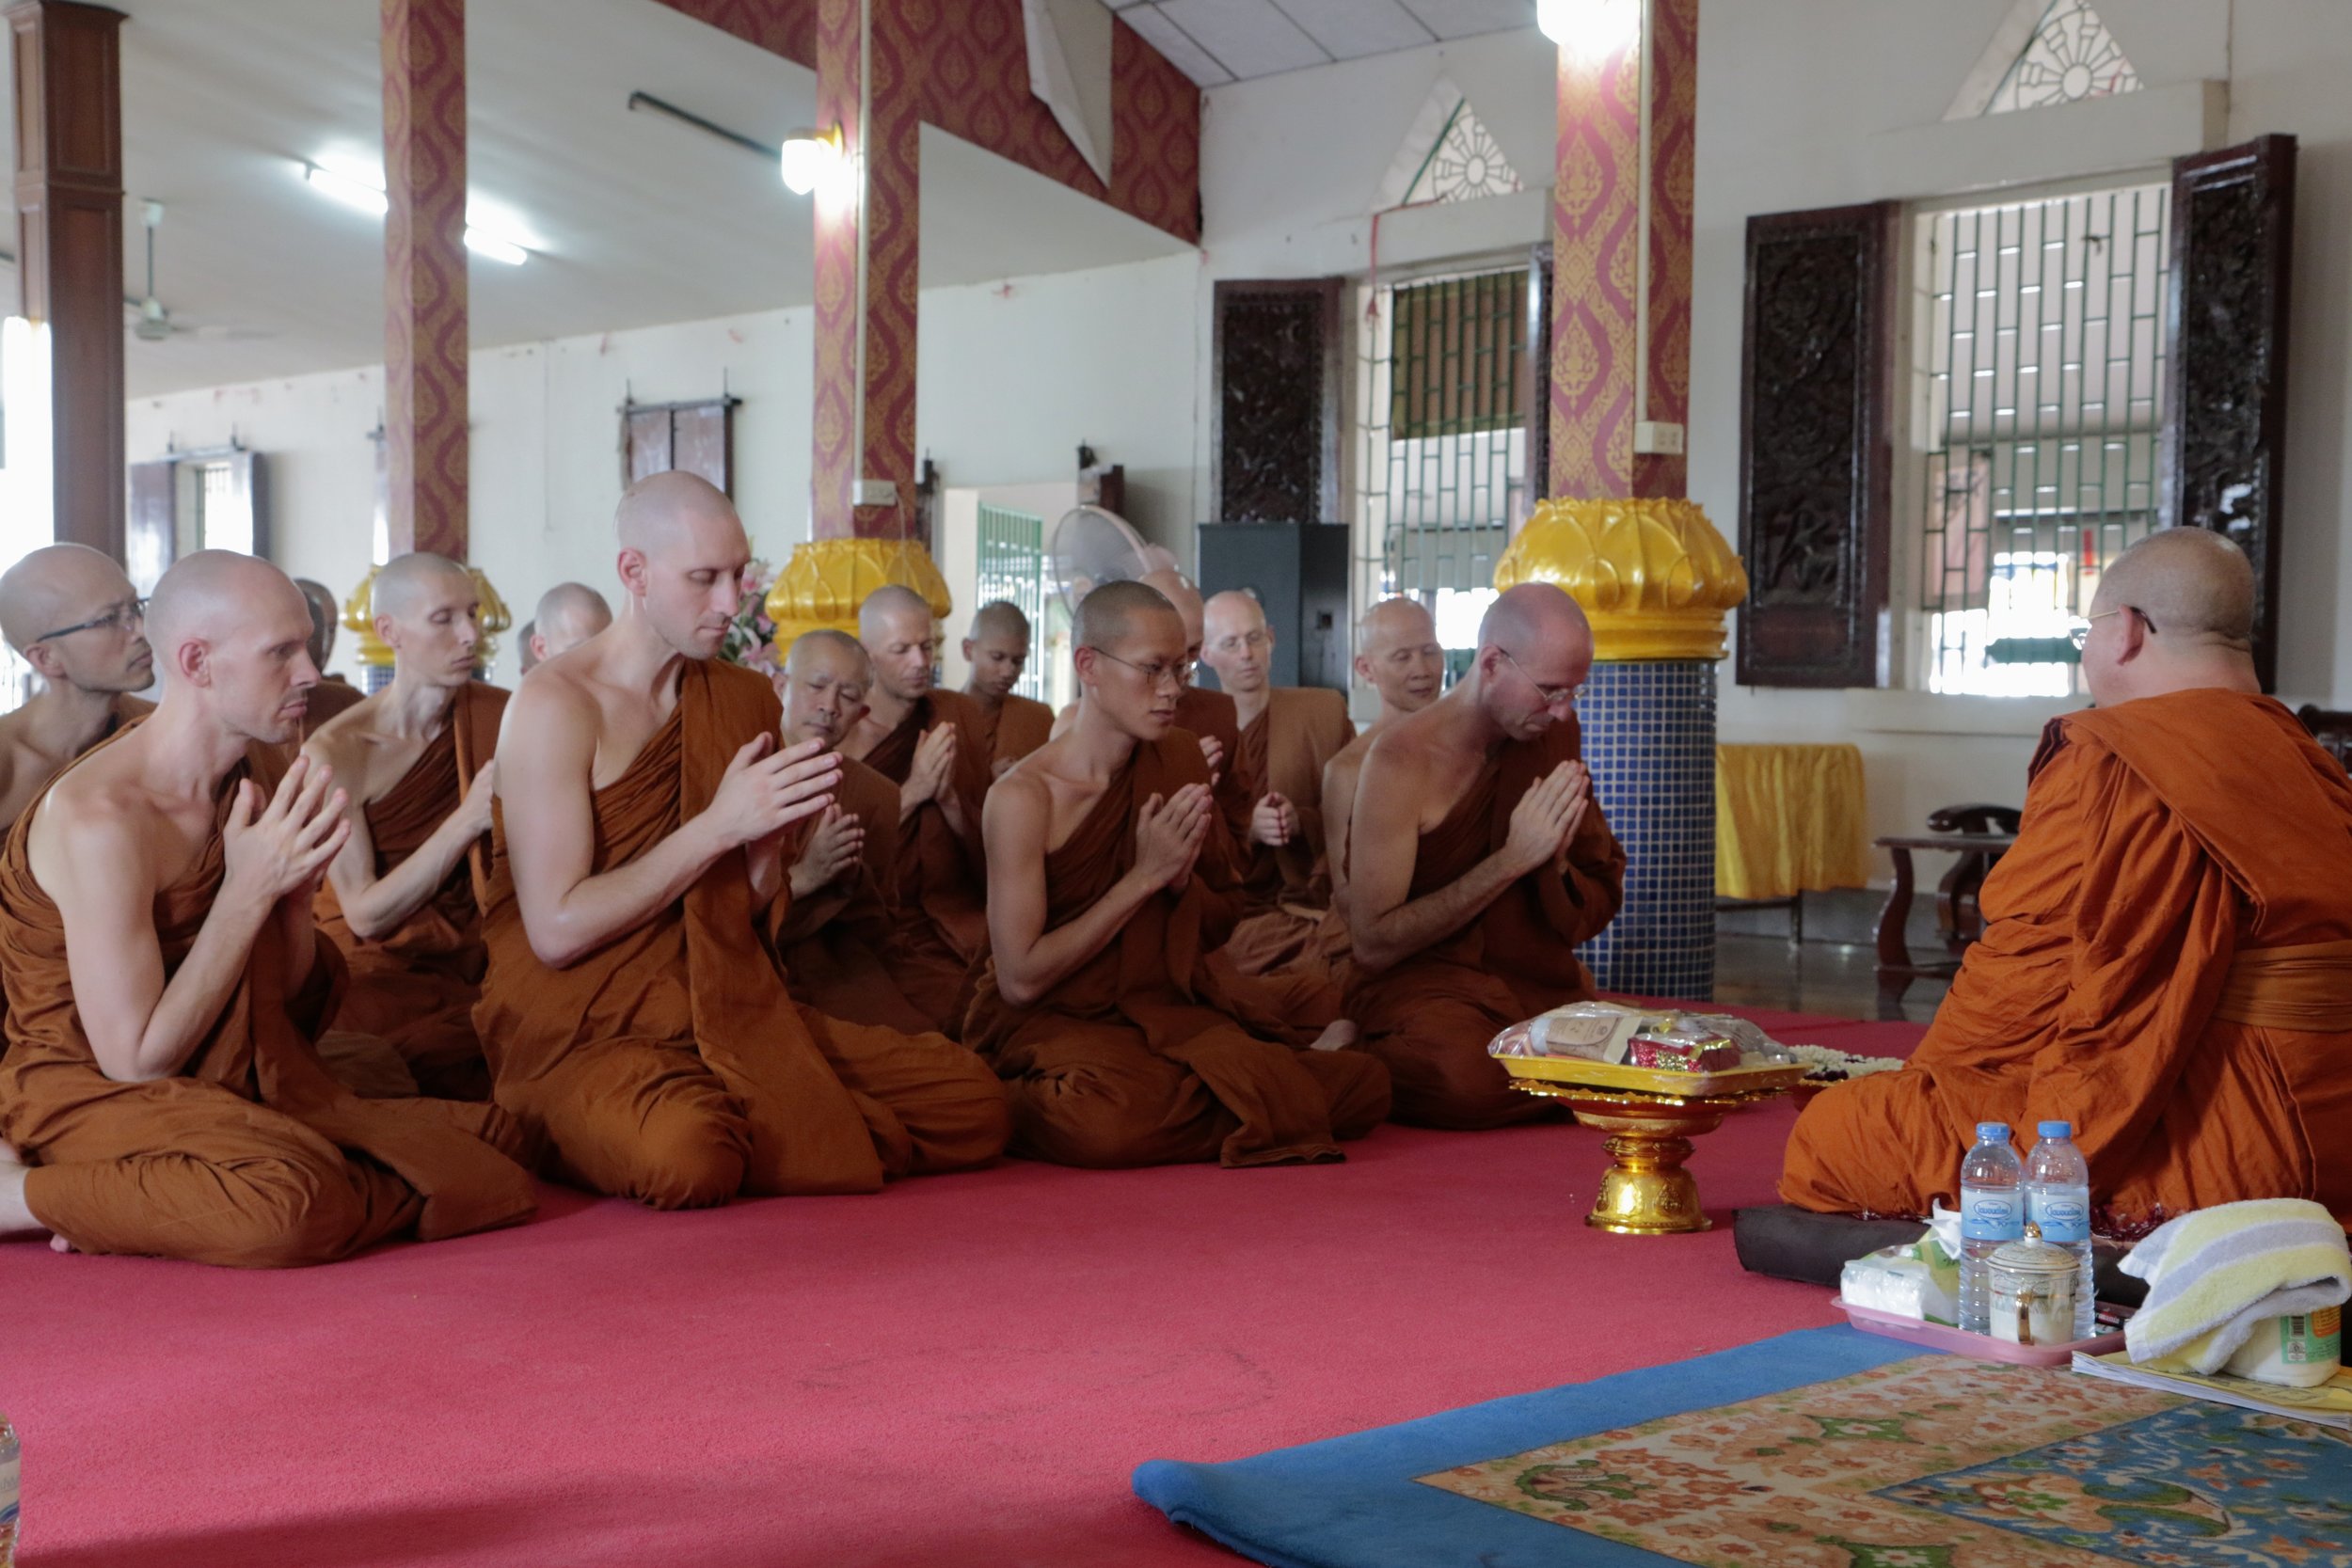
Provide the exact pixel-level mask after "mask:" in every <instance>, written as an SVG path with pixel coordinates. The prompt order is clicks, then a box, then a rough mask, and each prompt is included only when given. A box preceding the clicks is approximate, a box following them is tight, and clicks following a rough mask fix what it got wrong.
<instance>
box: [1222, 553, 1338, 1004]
mask: <svg viewBox="0 0 2352 1568" xmlns="http://www.w3.org/2000/svg"><path fill="white" fill-rule="evenodd" d="M1205 626H1206V633H1207V637H1206V641H1203V642H1202V644H1201V656H1200V657H1202V659H1203V660H1204V661H1206V663H1207V664H1208V666H1209V668H1210V669H1212V670H1214V671H1216V678H1217V684H1218V685H1220V686H1221V687H1223V688H1224V689H1225V692H1226V694H1227V695H1228V696H1230V697H1232V699H1233V707H1234V717H1235V719H1236V721H1238V722H1239V723H1240V725H1241V735H1240V740H1239V744H1238V746H1237V747H1236V749H1235V751H1234V753H1233V758H1232V771H1233V774H1234V776H1235V778H1236V780H1237V781H1238V782H1239V783H1240V784H1241V785H1242V787H1243V788H1244V789H1246V790H1247V791H1248V794H1249V796H1250V800H1251V805H1250V815H1249V832H1248V837H1247V839H1245V840H1244V841H1243V842H1242V843H1241V844H1240V846H1239V850H1240V854H1241V864H1242V892H1243V895H1244V896H1245V897H1246V899H1247V900H1248V912H1247V913H1246V914H1245V915H1244V916H1243V918H1242V922H1241V924H1240V925H1239V926H1237V927H1234V930H1233V936H1232V941H1230V942H1227V943H1226V944H1225V947H1224V949H1223V952H1224V955H1225V957H1226V958H1229V959H1231V960H1232V962H1233V964H1234V965H1235V966H1236V967H1237V968H1238V969H1239V970H1240V971H1241V972H1242V973H1243V974H1265V973H1266V972H1267V971H1269V970H1273V969H1277V968H1279V967H1282V966H1285V965H1290V964H1294V963H1295V962H1298V961H1299V960H1301V959H1304V960H1306V961H1307V963H1309V964H1310V965H1311V966H1312V967H1314V968H1316V969H1318V970H1321V971H1324V972H1326V973H1327V965H1326V964H1325V960H1324V958H1323V957H1322V955H1321V954H1320V953H1318V952H1315V951H1314V950H1313V948H1314V941H1315V936H1316V932H1317V930H1318V929H1319V928H1320V927H1321V926H1322V924H1323V920H1324V917H1325V916H1326V915H1327V914H1328V913H1329V912H1330V907H1331V873H1330V866H1329V863H1328V862H1327V859H1326V856H1325V853H1324V837H1323V791H1322V787H1321V786H1322V781H1323V769H1324V765H1325V764H1327V763H1328V762H1329V761H1330V760H1331V759H1332V758H1333V757H1334V756H1336V755H1338V754H1339V752H1340V750H1341V748H1343V747H1344V746H1345V745H1346V744H1347V743H1348V742H1349V741H1350V740H1353V739H1354V738H1355V736H1356V726H1355V724H1354V723H1353V722H1351V721H1349V719H1348V717H1347V698H1346V697H1345V696H1344V695H1343V693H1340V692H1337V691H1332V690H1329V689H1325V688H1320V687H1277V686H1275V685H1274V684H1273V683H1272V681H1271V679H1270V678H1269V677H1270V675H1271V668H1272V664H1273V656H1274V628H1273V627H1271V626H1268V625H1266V618H1265V610H1264V608H1263V606H1261V605H1260V604H1259V603H1258V601H1257V599H1256V598H1255V597H1254V596H1253V595H1251V594H1245V593H1239V592H1227V593H1223V594H1217V595H1216V597H1215V598H1213V599H1211V600H1210V601H1209V602H1208V607H1207V613H1206V617H1205Z"/></svg>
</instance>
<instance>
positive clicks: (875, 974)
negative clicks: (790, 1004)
mask: <svg viewBox="0 0 2352 1568" xmlns="http://www.w3.org/2000/svg"><path fill="white" fill-rule="evenodd" d="M834 801H835V803H836V804H838V805H839V806H840V807H841V808H842V810H844V811H845V812H847V813H849V814H850V816H854V817H856V818H857V819H858V820H859V821H860V822H861V823H863V824H864V825H865V828H866V845H865V848H864V851H863V853H862V855H861V858H860V860H859V862H858V864H857V867H856V869H855V870H853V871H851V872H850V873H849V874H848V875H847V876H845V877H843V878H841V879H839V880H838V881H835V882H834V884H833V885H831V886H830V887H823V888H819V889H818V890H817V892H816V893H814V894H812V895H809V896H808V897H806V898H792V897H789V896H779V897H778V898H777V900H776V907H775V911H774V912H773V914H772V915H771V929H772V930H773V931H774V932H775V942H776V953H777V957H779V958H782V959H783V960H784V968H785V983H786V984H787V986H788V987H789V988H790V989H791V991H792V994H793V995H794V996H795V997H797V998H799V999H800V1000H801V1001H803V1002H804V1003H806V1004H808V1006H812V1007H814V1008H816V1009H817V1010H818V1012H820V1013H823V1014H824V1015H825V1016H827V1017H828V1018H838V1019H846V1020H848V1021H849V1022H851V1023H878V1024H882V1025H883V1026H884V1027H887V1028H891V1029H898V1030H901V1031H903V1032H905V1033H907V1034H910V1035H920V1034H925V1033H928V1032H929V1031H930V1029H931V1027H932V1025H931V1023H930V1022H929V1021H928V1020H927V1019H926V1018H925V1017H924V1016H923V1011H922V1009H921V1008H919V1007H917V1006H915V1005H914V1003H912V1002H910V1001H908V1000H907V996H906V992H904V991H903V990H899V989H898V976H897V975H896V974H894V973H893V972H892V969H891V961H890V960H891V954H892V951H893V949H894V948H895V947H896V945H897V942H898V926H899V921H898V785H897V784H892V783H891V782H890V781H889V780H888V779H885V778H883V777H882V775H881V774H880V773H877V772H875V771H874V770H873V769H872V768H868V767H866V764H864V763H862V762H860V761H858V760H857V759H856V758H855V757H843V758H842V759H841V785H840V788H839V789H838V790H837V791H835V793H834ZM815 820H816V819H815V818H813V817H812V818H811V819H810V824H809V828H808V830H806V831H804V832H803V835H802V841H803V842H805V840H806V832H813V831H814V828H815Z"/></svg>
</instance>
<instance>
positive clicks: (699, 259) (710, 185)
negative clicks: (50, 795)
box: [0, 0, 1186, 396]
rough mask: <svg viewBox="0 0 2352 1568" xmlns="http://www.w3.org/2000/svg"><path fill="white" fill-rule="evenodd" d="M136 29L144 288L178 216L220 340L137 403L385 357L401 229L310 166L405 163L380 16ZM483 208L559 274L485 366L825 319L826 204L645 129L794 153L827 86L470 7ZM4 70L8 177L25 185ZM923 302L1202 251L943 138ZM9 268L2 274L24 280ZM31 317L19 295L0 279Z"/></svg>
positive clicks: (687, 46) (779, 68)
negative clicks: (507, 358) (606, 335)
mask: <svg viewBox="0 0 2352 1568" xmlns="http://www.w3.org/2000/svg"><path fill="white" fill-rule="evenodd" d="M113 3H114V4H116V5H117V6H118V7H119V8H122V9H125V10H127V11H129V12H130V14H131V20H130V21H129V22H128V23H126V24H124V26H123V29H122V93H123V165H124V184H125V188H126V191H127V193H128V197H129V199H128V201H127V202H126V203H125V207H124V214H123V231H124V248H125V257H126V262H125V278H124V280H125V283H126V285H127V286H128V292H129V293H132V294H134V295H136V294H138V293H141V292H143V287H144V278H143V271H144V267H145V241H144V238H143V235H142V231H141V230H140V205H139V203H140V198H155V199H157V200H160V201H162V202H164V203H165V205H166V209H167V211H166V215H165V219H164V224H163V228H162V230H161V232H160V234H159V237H158V243H157V261H156V293H157V295H158V296H159V297H160V298H161V299H162V300H163V301H164V303H165V304H166V305H167V306H168V307H169V308H170V309H171V312H172V315H173V319H174V320H175V322H178V323H180V324H181V325H184V326H189V327H194V328H198V329H199V330H195V331H188V332H183V333H181V334H178V335H175V336H174V337H173V338H172V339H171V340H170V341H166V342H162V343H148V342H143V341H138V340H137V339H135V338H134V339H128V364H127V371H128V376H129V382H130V391H131V393H132V395H133V396H151V395H154V394H156V393H160V392H165V391H172V390H179V389H183V388H193V387H209V386H217V385H221V384H224V383H233V382H241V381H252V380H264V379H271V378H275V377H278V376H284V375H293V374H298V373H303V372H311V371H322V370H334V369H340V368H342V367H346V366H356V365H363V364H370V363H374V362H376V361H379V360H380V359H381V358H382V356H383V320H384V296H383V256H384V249H383V231H382V224H381V220H380V219H377V218H374V217H371V216H369V215H366V214H361V213H357V212H354V211H351V210H350V209H347V208H344V207H341V206H338V205H336V204H335V203H334V202H332V201H329V200H327V199H326V198H324V197H322V196H321V195H319V194H318V193H317V192H316V191H314V190H312V189H311V188H310V186H308V185H306V184H305V183H304V182H303V181H302V179H301V174H300V168H299V160H302V159H312V160H317V161H322V162H329V161H333V160H335V159H337V158H338V157H341V158H342V159H343V160H347V161H357V162H358V163H361V164H363V165H366V166H380V164H381V160H382V135H383V131H382V127H383V119H382V107H381V103H382V101H381V89H380V79H379V75H378V69H379V66H378V62H379V54H378V47H379V46H378V41H377V32H376V28H377V17H378V8H377V6H376V4H375V3H374V0H127V3H125V0H113ZM467 29H468V37H467V58H468V63H469V79H468V82H467V97H468V118H469V147H468V160H469V167H468V171H467V174H468V184H469V189H470V191H471V193H472V197H473V199H474V201H475V202H476V203H477V204H478V205H486V206H491V207H495V208H496V209H497V210H498V211H499V212H500V213H501V214H504V216H505V226H506V227H507V228H509V229H510V230H514V231H516V235H517V237H518V238H521V239H523V240H524V241H525V242H526V243H527V244H531V245H533V246H534V248H535V249H536V251H537V254H535V255H534V256H533V257H532V260H531V261H528V262H526V263H525V264H524V265H522V266H519V267H510V266H505V265H502V264H501V263H499V262H496V261H487V260H485V259H484V258H481V257H475V258H473V259H472V261H471V265H470V270H469V281H470V291H469V292H470V295H471V300H470V307H471V328H472V337H473V341H474V344H475V346H476V347H490V346H496V345H499V344H504V343H516V342H528V341H539V340H544V339H548V338H559V337H568V336H574V335H580V334H587V333H594V332H600V331H605V330H609V329H616V328H623V327H631V326H644V325H656V324H659V323H663V322H677V321H694V320H701V319H706V318H709V317H714V316H724V315H733V314H739V313H743V312H749V311H755V310H763V309H776V308H779V307H784V306H791V305H803V304H806V303H808V302H809V300H810V298H811V297H812V288H811V278H810V230H809V212H808V203H807V200H806V198H797V197H794V196H792V195H791V194H790V193H789V192H787V190H785V188H784V186H783V184H782V182H780V181H779V180H778V179H777V177H776V171H775V169H774V167H773V166H772V165H771V164H769V163H767V162H765V161H763V160H762V159H760V158H758V157H756V156H755V155H754V154H752V153H751V152H749V151H747V150H743V149H741V148H738V147H733V146H730V145H728V144H727V143H725V142H723V141H720V140H717V139H715V138H713V137H710V136H708V135H704V134H703V133H702V132H699V131H696V130H692V129H691V128H689V127H686V126H683V125H680V124H678V123H677V122H675V120H672V119H666V118H663V117H661V116H658V115H653V114H647V113H643V112H639V113H630V112H629V111H628V107H627V105H628V95H629V93H630V92H631V91H632V90H642V91H644V92H648V93H651V94H653V95H655V96H656V97H659V98H664V99H667V100H669V101H670V102H672V103H676V104H679V105H680V106H682V107H685V108H688V109H691V110H692V111H693V112H695V113H697V114H699V115H701V116H703V117H704V118H705V119H711V120H714V121H717V122H718V123H720V124H722V125H725V126H728V127H730V128H732V129H734V130H737V131H739V132H741V133H743V134H744V135H748V136H751V137H754V138H755V139H757V140H759V141H762V142H767V143H771V144H773V143H775V142H777V141H780V140H781V139H782V138H783V136H784V135H785V133H786V132H787V130H788V129H790V128H791V127H793V126H795V125H801V124H805V123H807V122H808V121H809V119H811V118H812V111H811V105H812V103H813V100H814V96H815V89H816V77H815V75H814V74H813V73H812V72H810V71H805V70H803V69H802V68H801V67H799V66H797V65H794V64H792V63H791V62H790V61H788V60H785V59H783V58H781V57H779V56H777V55H771V54H769V53H767V52H766V51H764V50H760V49H758V48H755V47H754V46H752V45H750V44H747V43H744V42H742V41H740V40H737V39H734V38H731V37H729V36H727V35H725V34H723V33H721V32H719V31H718V30H716V29H715V28H711V27H707V26H705V25H704V24H701V23H697V22H693V21H691V20H689V19H687V18H686V17H683V16H681V15H679V14H678V13H677V12H675V11H674V10H672V9H670V8H667V7H665V6H662V5H660V4H657V3H656V0H472V4H470V5H469V6H468V7H467ZM7 107H8V83H7V73H6V72H0V159H12V156H13V149H12V148H11V147H10V145H9V142H10V133H9V131H8V125H9V123H10V121H11V119H12V116H11V115H10V114H9V113H8V112H7ZM922 199H923V236H922V239H923V245H922V258H923V262H922V280H923V283H924V284H925V286H927V287H931V286H939V285H947V284H956V283H977V282H985V281H988V280H990V279H993V278H998V277H1013V276H1020V275H1024V274H1037V273H1053V272H1069V271H1076V270H1079V269H1082V268H1087V267H1097V266H1108V265H1114V264H1117V263H1119V262H1122V261H1139V260H1143V259H1145V258H1148V257H1152V256H1165V255H1169V254H1173V253H1176V252H1178V251H1181V250H1183V249H1184V248H1186V247H1185V246H1184V245H1183V244H1182V243H1181V242H1180V241H1177V240H1175V239H1174V238H1172V237H1170V236H1169V235H1167V234H1165V233H1162V232H1160V231H1159V230H1155V229H1152V227H1151V226H1149V225H1148V224H1145V223H1142V222H1140V221H1138V220H1136V219H1134V218H1131V217H1128V216H1127V215H1125V214H1121V213H1119V212H1117V211H1115V210H1113V209H1111V208H1109V207H1105V206H1104V205H1103V204H1101V203H1099V202H1096V201H1092V200H1089V198H1085V197H1083V196H1080V195H1079V194H1077V193H1076V192H1074V191H1073V190H1071V189H1069V188H1068V187H1067V186H1064V185H1061V184H1059V183H1057V182H1054V181H1051V180H1047V179H1045V178H1043V177H1042V176H1040V175H1037V174H1034V173H1032V172H1030V171H1029V170H1027V169H1025V168H1022V167H1020V166H1017V165H1014V164H1012V163H1009V162H1008V161H1006V160H1004V159H1001V158H998V157H996V156H995V155H993V153H989V152H985V151H982V150H979V149H977V148H975V147H972V146H970V145H969V144H967V143H964V142H961V141H958V140H957V139H955V138H954V137H951V136H947V135H944V134H941V133H938V132H935V131H933V130H932V129H931V128H930V127H926V128H925V130H924V135H923V191H922ZM0 270H4V269H0ZM0 293H5V297H6V301H7V303H8V305H9V306H10V307H13V304H14V293H15V282H14V278H13V277H12V276H11V277H0Z"/></svg>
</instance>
